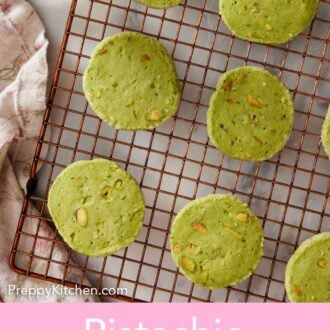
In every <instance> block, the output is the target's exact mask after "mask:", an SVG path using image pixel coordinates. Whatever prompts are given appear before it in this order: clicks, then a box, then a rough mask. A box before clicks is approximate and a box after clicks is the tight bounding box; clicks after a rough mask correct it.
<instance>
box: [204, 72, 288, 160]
mask: <svg viewBox="0 0 330 330" xmlns="http://www.w3.org/2000/svg"><path fill="white" fill-rule="evenodd" d="M293 117H294V109H293V104H292V99H291V96H290V93H289V91H288V89H287V88H286V87H285V86H284V85H283V83H282V82H281V81H280V80H279V79H278V78H277V77H275V76H273V75H272V74H270V73H269V72H267V71H265V70H263V69H260V68H256V67H248V66H246V67H240V68H237V69H234V70H231V71H228V72H227V73H225V74H224V75H223V76H222V77H221V78H220V80H219V82H218V85H217V89H216V91H215V93H214V94H213V96H212V98H211V101H210V108H209V111H208V114H207V129H208V134H209V137H210V139H211V141H212V142H213V144H214V145H215V146H216V147H217V148H218V149H219V150H220V151H222V152H223V153H224V154H226V155H228V156H230V157H233V158H236V159H240V160H248V161H254V162H259V161H262V160H265V159H269V158H271V157H273V156H274V155H275V154H277V153H278V152H279V151H280V150H281V149H282V148H283V147H284V145H285V143H286V142H287V140H288V138H289V136H290V133H291V130H292V124H293Z"/></svg>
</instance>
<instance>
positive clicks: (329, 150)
mask: <svg viewBox="0 0 330 330" xmlns="http://www.w3.org/2000/svg"><path fill="white" fill-rule="evenodd" d="M321 140H322V144H323V147H324V150H325V152H326V154H327V155H328V157H329V159H330V106H329V108H328V113H327V116H326V117H325V120H324V123H323V126H322V133H321Z"/></svg>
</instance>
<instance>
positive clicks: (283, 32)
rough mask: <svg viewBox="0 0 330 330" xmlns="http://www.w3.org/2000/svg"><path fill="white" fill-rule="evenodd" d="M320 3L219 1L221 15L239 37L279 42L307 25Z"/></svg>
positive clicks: (303, 0) (300, 0)
mask: <svg viewBox="0 0 330 330" xmlns="http://www.w3.org/2000/svg"><path fill="white" fill-rule="evenodd" d="M318 4H319V0H254V1H251V0H220V14H221V15H222V18H223V19H224V21H225V23H226V25H227V26H228V28H229V29H230V30H231V31H232V32H233V34H235V35H236V36H237V37H239V38H241V39H245V40H249V41H254V42H259V43H264V44H280V43H285V42H287V41H289V40H291V39H292V38H294V37H295V36H297V35H298V34H300V33H301V32H303V31H304V30H305V29H306V28H307V26H308V25H309V24H310V23H311V21H312V20H313V18H314V16H315V14H316V12H317V8H318Z"/></svg>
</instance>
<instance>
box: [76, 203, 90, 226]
mask: <svg viewBox="0 0 330 330" xmlns="http://www.w3.org/2000/svg"><path fill="white" fill-rule="evenodd" d="M76 221H77V223H78V224H79V225H81V226H82V227H86V226H87V222H88V214H87V210H86V209H85V208H84V207H81V208H80V209H78V210H77V211H76Z"/></svg>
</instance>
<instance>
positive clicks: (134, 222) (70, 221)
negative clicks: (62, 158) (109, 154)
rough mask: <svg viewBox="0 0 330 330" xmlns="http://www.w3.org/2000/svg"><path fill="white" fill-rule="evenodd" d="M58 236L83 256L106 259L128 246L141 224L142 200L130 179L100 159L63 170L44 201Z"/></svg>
mask: <svg viewBox="0 0 330 330" xmlns="http://www.w3.org/2000/svg"><path fill="white" fill-rule="evenodd" d="M48 208H49V212H50V214H51V216H52V218H53V221H54V223H55V225H56V227H57V229H58V232H59V233H60V234H61V236H62V237H63V239H64V241H65V242H66V243H67V244H68V245H69V246H70V247H71V248H72V249H73V250H76V251H78V252H80V253H83V254H85V255H88V256H94V257H100V256H107V255H111V254H113V253H114V252H116V251H118V250H121V249H123V248H125V247H126V246H128V245H129V244H131V243H132V242H133V241H134V239H135V237H136V236H137V235H138V233H139V232H140V229H141V227H142V223H143V218H144V209H145V206H144V198H143V194H142V192H141V190H140V187H139V186H138V184H137V182H136V181H135V180H134V178H133V177H132V176H131V175H129V174H128V173H127V172H125V171H124V170H122V169H120V168H119V167H118V166H117V165H116V164H115V163H113V162H111V161H108V160H105V159H95V160H91V161H79V162H76V163H73V164H71V165H70V166H68V167H67V168H66V169H65V170H63V171H62V172H61V173H60V174H59V175H58V177H57V178H56V180H55V181H54V183H53V185H52V187H51V190H50V192H49V196H48Z"/></svg>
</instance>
